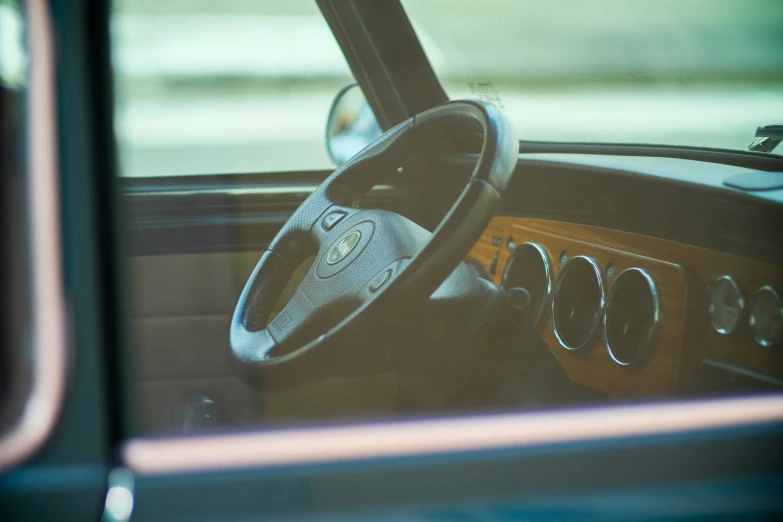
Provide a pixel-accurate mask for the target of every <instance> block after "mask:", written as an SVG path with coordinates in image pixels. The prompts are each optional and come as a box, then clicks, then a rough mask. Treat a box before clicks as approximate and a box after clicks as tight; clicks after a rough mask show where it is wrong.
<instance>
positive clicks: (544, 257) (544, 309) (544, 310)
mask: <svg viewBox="0 0 783 522" xmlns="http://www.w3.org/2000/svg"><path fill="white" fill-rule="evenodd" d="M530 247H532V248H533V249H535V250H536V252H538V255H539V256H540V257H541V261H542V262H543V263H544V271H545V273H546V296H545V297H544V302H543V304H542V306H541V311H540V312H539V314H538V317H536V318H535V320H534V321H533V325H534V326H535V327H539V326H541V325H542V324H544V320H546V316H547V314H548V313H549V308H550V301H551V299H552V265H551V263H550V261H549V255H548V254H547V252H546V250H545V249H544V247H542V246H541V245H539V244H538V243H532V242H526V243H522V244H521V245H519V246H517V247H516V248H515V249H514V252H513V253H512V254H511V257H509V258H508V261H506V266H505V267H504V268H503V276H502V278H501V280H500V287H501V288H502V289H503V290H505V291H508V290H509V289H508V288H506V283H507V280H508V271H509V270H510V269H511V265H513V264H514V260H516V258H517V256H518V254H519V253H520V252H522V250H523V249H524V248H530Z"/></svg>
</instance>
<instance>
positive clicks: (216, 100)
mask: <svg viewBox="0 0 783 522" xmlns="http://www.w3.org/2000/svg"><path fill="white" fill-rule="evenodd" d="M111 34H112V46H113V48H112V55H113V58H112V59H113V67H114V72H115V77H114V78H115V79H114V83H115V91H116V94H115V99H116V113H115V126H116V135H117V144H118V149H119V158H120V172H121V175H123V176H171V175H181V174H205V173H210V174H215V173H238V172H270V171H300V170H310V169H323V168H328V167H330V166H332V165H333V163H332V162H331V160H330V159H329V156H328V154H327V152H326V149H325V146H324V127H325V124H326V118H327V114H328V112H329V107H330V104H331V102H332V99H333V98H334V95H335V93H336V92H337V91H338V90H339V88H340V87H342V86H344V85H345V84H347V83H349V82H350V81H351V73H350V70H349V69H348V66H347V64H346V62H345V59H344V58H343V55H342V53H341V51H340V48H339V47H338V45H337V43H336V42H335V40H334V37H333V36H332V33H331V32H330V30H329V28H328V26H327V25H326V22H325V21H324V19H323V16H321V13H320V11H319V10H318V7H317V5H316V4H315V2H310V1H293V2H286V1H265V2H247V1H242V0H226V1H221V2H204V1H199V2H189V1H180V0H164V1H159V2H158V1H156V2H149V1H146V0H117V1H116V2H113V14H112V21H111Z"/></svg>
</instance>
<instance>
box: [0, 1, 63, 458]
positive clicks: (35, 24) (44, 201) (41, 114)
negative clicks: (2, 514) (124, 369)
mask: <svg viewBox="0 0 783 522" xmlns="http://www.w3.org/2000/svg"><path fill="white" fill-rule="evenodd" d="M24 10H25V14H26V15H27V27H28V31H27V43H28V49H29V51H28V52H29V61H28V63H29V65H28V67H29V69H28V70H29V73H28V74H29V82H28V96H27V106H26V111H27V114H28V115H29V116H28V118H29V125H28V127H27V140H28V147H27V169H28V180H27V181H28V182H27V183H26V185H27V187H28V190H27V194H26V196H27V209H26V210H27V227H28V230H29V238H30V239H29V249H30V260H31V262H30V336H29V343H30V358H31V368H30V373H31V377H30V378H31V383H30V394H29V396H28V398H27V402H26V404H25V406H24V409H23V411H22V413H21V415H20V416H19V418H18V419H16V421H15V422H16V423H15V424H13V425H12V426H11V427H10V429H9V430H8V431H7V432H5V433H3V434H2V435H0V470H5V469H7V468H8V467H10V466H13V465H16V464H19V463H20V462H22V461H24V460H25V459H27V458H29V457H30V456H31V455H32V454H33V453H35V452H36V451H37V450H38V449H39V448H40V447H41V446H42V445H43V443H44V442H46V439H47V438H48V437H49V435H50V433H51V432H52V430H53V429H54V426H55V423H56V421H57V418H58V416H59V414H60V409H61V407H62V403H63V396H64V394H65V380H66V368H67V364H66V362H67V361H66V359H67V358H66V344H65V338H66V322H65V291H64V289H63V274H62V252H61V237H60V227H61V224H60V184H59V178H58V172H57V134H56V129H57V124H56V121H55V114H56V110H55V109H56V100H55V93H54V85H55V54H54V34H53V31H52V22H51V15H50V13H49V3H48V2H36V1H33V0H27V1H26V2H25V5H24Z"/></svg>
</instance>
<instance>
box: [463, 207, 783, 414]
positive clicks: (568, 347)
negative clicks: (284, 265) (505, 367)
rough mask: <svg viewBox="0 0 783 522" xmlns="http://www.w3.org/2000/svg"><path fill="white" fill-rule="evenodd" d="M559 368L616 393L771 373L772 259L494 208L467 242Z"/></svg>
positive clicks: (758, 383) (768, 383)
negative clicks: (520, 301)
mask: <svg viewBox="0 0 783 522" xmlns="http://www.w3.org/2000/svg"><path fill="white" fill-rule="evenodd" d="M470 257H472V258H474V259H475V260H477V261H478V262H479V263H480V264H481V265H483V266H484V268H486V270H487V272H488V273H489V275H490V277H491V278H492V280H493V281H494V282H495V283H497V284H499V285H501V286H502V287H503V288H504V289H505V290H506V291H507V292H508V291H510V290H511V289H512V288H524V289H525V290H526V291H527V292H528V294H529V302H528V305H527V307H526V314H527V317H528V319H530V321H531V322H532V323H533V324H534V325H535V326H536V327H537V328H538V329H539V332H540V333H541V335H542V336H543V338H544V339H545V340H546V341H547V343H548V345H549V347H550V349H551V351H552V353H553V354H554V355H555V356H556V357H557V359H558V361H559V362H560V364H561V365H562V366H563V368H564V369H565V371H566V373H567V374H568V375H569V377H570V378H571V379H572V380H573V381H574V382H577V383H580V384H583V385H586V386H589V387H591V388H594V389H597V390H601V391H603V392H605V393H606V394H608V395H609V396H610V397H613V398H616V399H635V398H656V397H658V398H665V397H669V396H674V395H678V396H679V395H682V394H697V393H708V392H725V391H727V390H729V389H736V390H748V389H753V390H758V389H778V388H779V387H780V386H782V385H783V304H782V303H781V292H783V268H781V267H780V266H779V265H777V264H773V263H768V262H764V261H759V260H756V259H752V258H748V257H743V256H739V255H735V254H732V253H727V252H723V251H718V250H714V249H709V248H704V247H700V246H696V245H692V244H687V243H681V242H676V241H671V240H668V239H661V238H658V237H652V236H647V235H643V234H638V233H633V232H627V231H621V230H613V229H610V228H603V227H598V226H591V225H584V224H577V223H571V222H564V221H555V220H547V219H539V218H530V217H497V218H495V219H494V220H493V221H492V222H491V224H490V225H489V226H488V228H487V229H486V231H485V232H484V234H483V235H482V237H481V239H480V240H479V241H478V242H477V244H476V245H475V246H474V248H473V249H472V251H471V253H470Z"/></svg>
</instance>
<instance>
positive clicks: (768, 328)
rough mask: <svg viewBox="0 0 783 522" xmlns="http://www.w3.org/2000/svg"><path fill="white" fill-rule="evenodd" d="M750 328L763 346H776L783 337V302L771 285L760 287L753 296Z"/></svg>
mask: <svg viewBox="0 0 783 522" xmlns="http://www.w3.org/2000/svg"><path fill="white" fill-rule="evenodd" d="M750 328H751V330H753V337H754V338H755V339H756V342H757V343H759V344H760V345H761V346H775V345H776V344H779V343H780V340H781V338H783V302H781V300H780V296H779V295H778V293H777V292H775V290H774V289H773V288H772V287H771V286H765V287H762V288H760V289H759V291H758V292H756V295H755V296H753V301H752V302H751V303H750Z"/></svg>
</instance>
